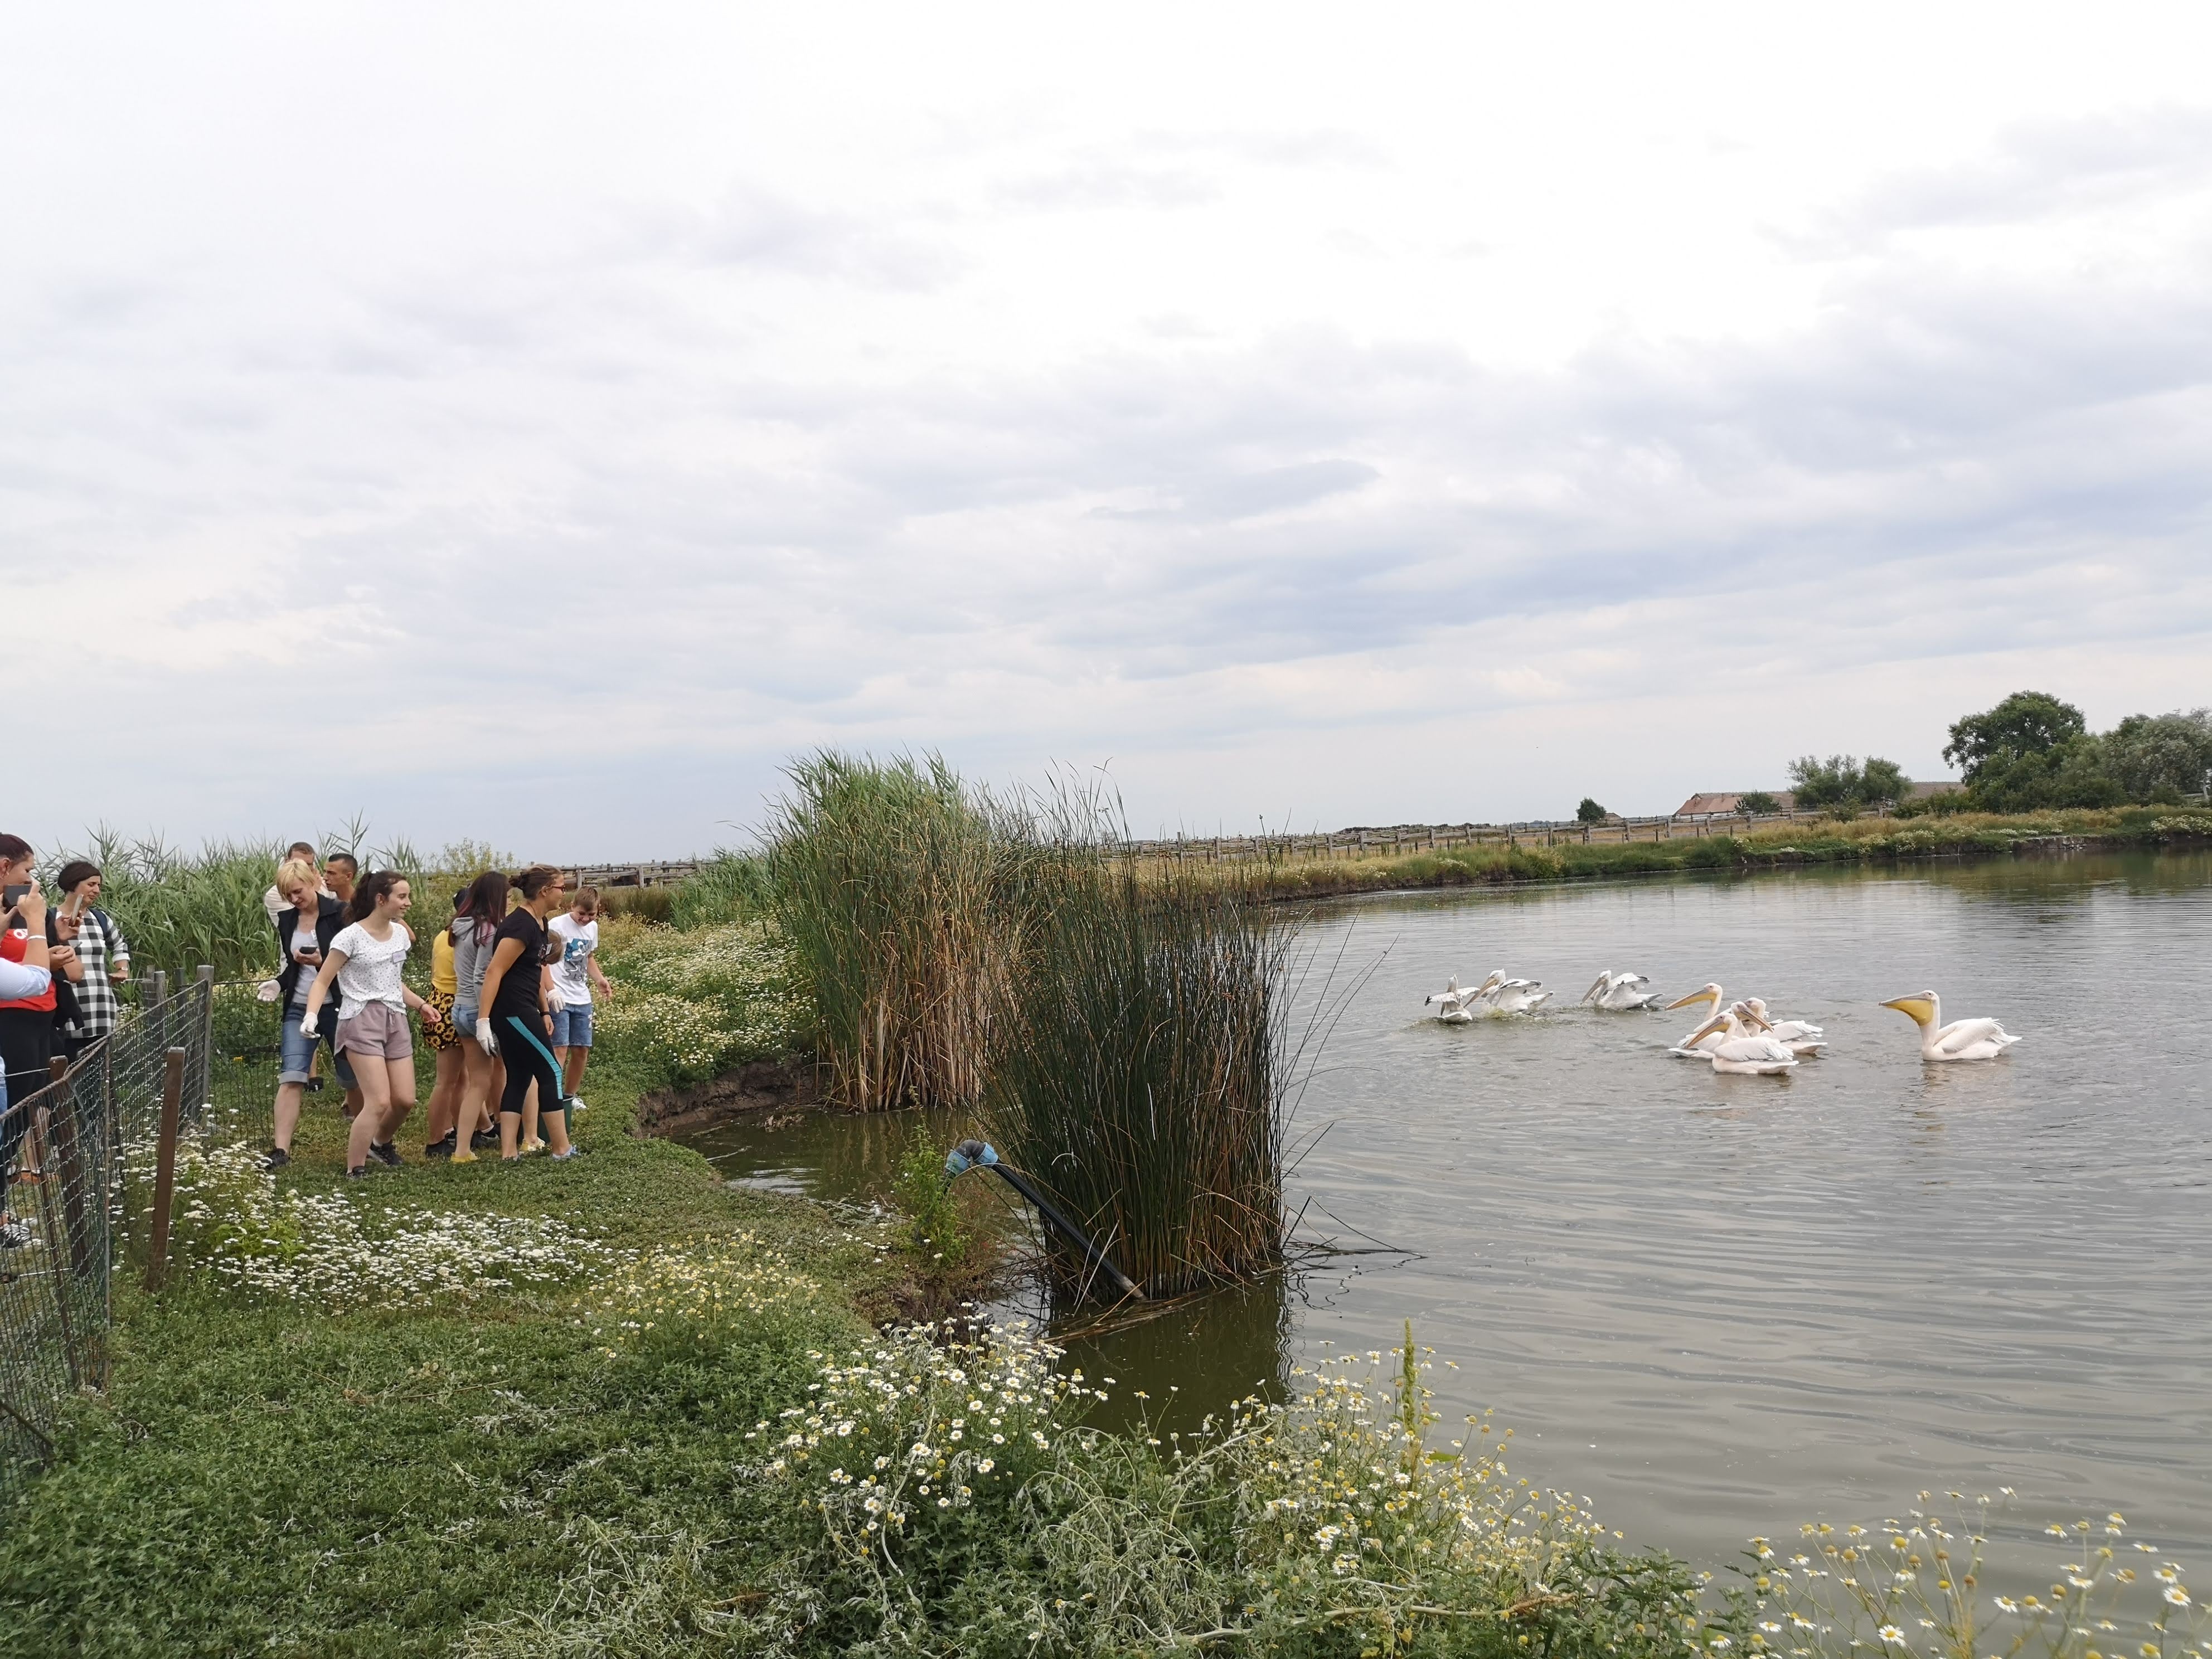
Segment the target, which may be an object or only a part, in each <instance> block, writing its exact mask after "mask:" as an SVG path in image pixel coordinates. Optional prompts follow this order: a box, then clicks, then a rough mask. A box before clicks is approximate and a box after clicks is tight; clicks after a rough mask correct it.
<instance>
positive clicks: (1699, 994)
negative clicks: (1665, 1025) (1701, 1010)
mask: <svg viewBox="0 0 2212 1659" xmlns="http://www.w3.org/2000/svg"><path fill="white" fill-rule="evenodd" d="M1712 997H1713V994H1712V993H1711V991H1692V992H1691V993H1690V994H1689V995H1687V996H1686V997H1677V998H1676V999H1675V1000H1674V1001H1672V1002H1670V1003H1668V1005H1667V1011H1668V1012H1669V1013H1672V1012H1674V1010H1675V1009H1677V1008H1686V1007H1688V1006H1690V1005H1691V1004H1692V1003H1693V1002H1711V1000H1712Z"/></svg>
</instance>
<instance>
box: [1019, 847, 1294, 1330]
mask: <svg viewBox="0 0 2212 1659" xmlns="http://www.w3.org/2000/svg"><path fill="white" fill-rule="evenodd" d="M1063 853H1064V855H1063V856H1062V857H1060V858H1059V859H1058V860H1053V861H1050V862H1048V863H1046V864H1044V865H1043V866H1042V867H1041V868H1040V869H1038V870H1037V871H1036V872H1032V881H1033V886H1032V898H1033V902H1032V903H1031V904H1030V906H1029V907H1028V908H1029V911H1030V914H1029V916H1028V921H1027V927H1026V929H1025V934H1024V939H1023V949H1022V953H1021V963H1020V971H1019V973H1018V976H1017V979H1016V981H1015V982H1014V984H1013V986H1012V991H1011V995H1010V1018H1008V1019H1007V1020H1006V1029H1005V1032H1004V1036H1003V1040H1002V1042H1000V1049H999V1055H998V1061H997V1065H996V1066H995V1068H994V1074H993V1077H992V1079H991V1084H990V1087H989V1091H988V1092H987V1097H986V1100H985V1106H984V1116H985V1119H986V1121H987V1124H988V1127H989V1130H990V1134H991V1138H992V1139H993V1140H994V1141H995V1142H996V1144H997V1146H998V1147H999V1150H1000V1155H1001V1156H1002V1157H1004V1158H1006V1159H1007V1160H1008V1162H1010V1163H1011V1164H1013V1165H1014V1166H1015V1167H1016V1168H1018V1169H1020V1170H1024V1171H1025V1172H1027V1173H1028V1174H1029V1175H1030V1176H1031V1177H1032V1178H1033V1179H1035V1180H1036V1181H1037V1182H1040V1183H1041V1184H1042V1186H1044V1187H1045V1188H1047V1189H1048V1191H1049V1193H1050V1194H1052V1196H1053V1197H1054V1200H1056V1201H1057V1202H1058V1203H1059V1204H1060V1206H1061V1207H1062V1208H1063V1209H1064V1210H1066V1212H1069V1213H1070V1214H1071V1215H1072V1216H1073V1217H1074V1218H1077V1219H1078V1221H1079V1223H1080V1224H1081V1225H1083V1226H1084V1227H1085V1230H1086V1231H1089V1232H1090V1234H1091V1238H1092V1240H1093V1242H1094V1243H1097V1245H1098V1246H1099V1247H1100V1248H1101V1249H1103V1250H1104V1251H1105V1252H1106V1253H1107V1255H1109V1256H1110V1257H1111V1258H1112V1259H1113V1260H1114V1261H1115V1265H1116V1266H1118V1267H1120V1268H1121V1270H1122V1272H1124V1273H1127V1275H1128V1276H1129V1277H1130V1278H1131V1279H1134V1280H1135V1281H1136V1282H1137V1283H1138V1284H1139V1285H1140V1286H1142V1287H1143V1288H1144V1289H1145V1291H1146V1293H1147V1294H1148V1295H1152V1296H1160V1295H1164V1294H1172V1293H1175V1292H1176V1291H1183V1290H1188V1289H1191V1288H1194V1287H1195V1286H1198V1285H1206V1284H1218V1283H1220V1282H1223V1281H1225V1280H1235V1279H1249V1278H1251V1277H1253V1276H1255V1275H1256V1274H1259V1273H1264V1272H1266V1271H1267V1270H1268V1269H1269V1268H1271V1267H1274V1266H1275V1265H1277V1264H1278V1263H1279V1261H1281V1260H1282V1253H1283V1235H1284V1220H1283V1164H1284V1126H1285V1110H1284V1100H1283V1091H1284V1085H1285V1071H1286V1070H1287V1067H1288V1066H1289V1059H1288V1052H1287V1049H1286V1048H1285V1044H1284V1043H1283V1042H1282V1041H1281V1035H1282V1034H1281V1032H1280V1031H1279V1012H1278V1008H1277V999H1278V995H1279V991H1280V989H1281V987H1283V985H1284V982H1285V971H1286V968H1287V965H1288V964H1287V962H1286V952H1287V951H1289V949H1290V948H1291V936H1290V933H1289V932H1288V931H1287V930H1286V929H1285V928H1283V927H1279V926H1275V927H1271V926H1269V924H1268V921H1267V918H1266V917H1264V916H1263V915H1261V914H1260V913H1258V912H1257V911H1255V909H1253V908H1251V907H1249V905H1248V904H1247V903H1246V902H1244V901H1243V899H1242V898H1240V897H1239V896H1237V894H1236V893H1235V892H1234V891H1232V890H1225V888H1224V887H1222V886H1221V885H1220V884H1218V883H1214V882H1211V881H1207V880H1206V879H1205V878H1204V877H1203V876H1202V875H1201V874H1200V872H1196V871H1195V870H1193V871H1189V872H1183V871H1179V870H1176V869H1175V868H1172V867H1170V868H1166V869H1162V870H1157V871H1140V870H1139V869H1138V867H1137V866H1136V864H1135V862H1134V861H1133V860H1117V859H1113V858H1110V857H1109V856H1107V855H1106V854H1105V852H1104V851H1103V849H1095V850H1094V849H1085V848H1080V847H1073V846H1071V847H1068V848H1064V849H1063ZM1051 1243H1052V1249H1053V1250H1054V1255H1053V1257H1052V1270H1053V1276H1054V1279H1055V1280H1056V1281H1057V1282H1058V1283H1059V1284H1060V1286H1061V1287H1062V1289H1063V1290H1066V1289H1072V1288H1075V1287H1077V1286H1078V1285H1080V1284H1081V1283H1082V1281H1083V1280H1084V1279H1085V1276H1086V1275H1085V1264H1084V1262H1083V1261H1082V1258H1081V1255H1080V1253H1079V1252H1078V1251H1076V1250H1074V1249H1072V1248H1069V1247H1067V1246H1066V1243H1065V1242H1064V1241H1061V1240H1059V1239H1057V1238H1055V1239H1054V1240H1052V1241H1051Z"/></svg>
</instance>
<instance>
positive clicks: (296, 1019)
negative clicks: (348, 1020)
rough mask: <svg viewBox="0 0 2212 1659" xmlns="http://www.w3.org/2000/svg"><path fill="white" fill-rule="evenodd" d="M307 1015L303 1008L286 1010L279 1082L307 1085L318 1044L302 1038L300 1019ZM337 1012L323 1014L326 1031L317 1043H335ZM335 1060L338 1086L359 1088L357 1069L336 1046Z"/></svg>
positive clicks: (320, 1020) (333, 1052) (332, 1050)
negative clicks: (356, 1076) (356, 1075)
mask: <svg viewBox="0 0 2212 1659" xmlns="http://www.w3.org/2000/svg"><path fill="white" fill-rule="evenodd" d="M305 1012H307V1011H306V1010H305V1009H302V1008H287V1009H286V1010H285V1011H284V1032H283V1038H282V1039H281V1041H280V1043H279V1047H280V1049H281V1051H282V1054H283V1060H282V1062H281V1069H280V1070H279V1071H278V1072H277V1073H276V1080H277V1082H279V1083H305V1082H306V1081H307V1071H308V1067H309V1066H310V1065H311V1064H312V1063H313V1060H314V1058H315V1044H314V1043H313V1042H309V1041H308V1040H307V1038H306V1037H303V1036H301V1035H300V1017H301V1014H303V1013H305ZM336 1012H337V1010H335V1009H332V1008H328V1007H326V1008H325V1009H324V1010H323V1011H322V1016H321V1018H320V1019H319V1022H318V1023H319V1024H320V1025H321V1026H322V1028H323V1031H322V1036H320V1037H319V1038H317V1039H316V1041H317V1042H325V1043H327V1042H330V1041H331V1026H333V1025H335V1024H337V1020H336V1019H335V1018H333V1016H334V1015H335V1014H336ZM331 1058H332V1059H333V1060H336V1061H337V1064H336V1065H335V1066H332V1067H331V1070H332V1071H334V1072H336V1073H337V1079H338V1087H339V1088H341V1089H356V1088H359V1087H360V1086H361V1085H359V1084H357V1083H356V1082H355V1081H354V1075H353V1067H352V1066H350V1065H349V1064H348V1063H347V1060H346V1057H345V1056H344V1055H343V1054H340V1053H338V1051H337V1048H335V1047H333V1048H331Z"/></svg>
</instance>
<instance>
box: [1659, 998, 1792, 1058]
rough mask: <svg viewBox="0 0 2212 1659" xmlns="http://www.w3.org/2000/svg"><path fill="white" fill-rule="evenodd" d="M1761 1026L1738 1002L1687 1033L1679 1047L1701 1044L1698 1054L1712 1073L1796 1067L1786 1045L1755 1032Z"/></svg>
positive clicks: (1765, 1034) (1769, 1035)
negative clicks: (1708, 1064)
mask: <svg viewBox="0 0 2212 1659" xmlns="http://www.w3.org/2000/svg"><path fill="white" fill-rule="evenodd" d="M1764 1023H1765V1022H1763V1021H1762V1020H1760V1018H1759V1016H1758V1015H1756V1014H1754V1013H1753V1012H1751V1010H1750V1009H1749V1008H1748V1007H1747V1006H1744V1005H1743V1004H1742V1003H1741V1002H1739V1003H1735V1004H1734V1005H1732V1006H1729V1007H1728V1008H1725V1009H1723V1010H1721V1011H1720V1012H1717V1013H1715V1014H1714V1015H1713V1017H1712V1018H1711V1019H1709V1020H1707V1021H1706V1022H1705V1024H1703V1025H1700V1026H1699V1027H1698V1029H1697V1030H1694V1031H1692V1033H1690V1036H1689V1038H1688V1040H1687V1041H1686V1042H1685V1043H1684V1044H1683V1046H1684V1047H1685V1048H1697V1046H1698V1044H1699V1042H1705V1043H1706V1046H1705V1048H1703V1049H1701V1050H1699V1052H1701V1053H1703V1054H1704V1055H1705V1058H1706V1059H1708V1060H1711V1061H1712V1063H1713V1070H1715V1071H1716V1072H1743V1073H1774V1072H1786V1071H1788V1070H1790V1067H1792V1066H1795V1065H1796V1063H1797V1056H1796V1055H1795V1054H1791V1053H1790V1048H1789V1046H1788V1045H1787V1044H1786V1043H1781V1042H1776V1041H1775V1040H1774V1038H1773V1036H1771V1034H1770V1033H1768V1032H1766V1031H1764V1030H1759V1027H1760V1026H1761V1025H1762V1024H1764Z"/></svg>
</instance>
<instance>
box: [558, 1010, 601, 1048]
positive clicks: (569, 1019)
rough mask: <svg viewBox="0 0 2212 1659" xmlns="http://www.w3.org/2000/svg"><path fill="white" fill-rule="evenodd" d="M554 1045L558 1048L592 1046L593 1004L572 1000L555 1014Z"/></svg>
mask: <svg viewBox="0 0 2212 1659" xmlns="http://www.w3.org/2000/svg"><path fill="white" fill-rule="evenodd" d="M553 1046H554V1047H555V1048H590V1047H591V1046H592V1005H591V1004H590V1003H588V1002H572V1003H570V1004H569V1005H568V1006H567V1007H565V1008H563V1009H562V1010H561V1012H558V1013H556V1014H555V1015H554V1016H553Z"/></svg>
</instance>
